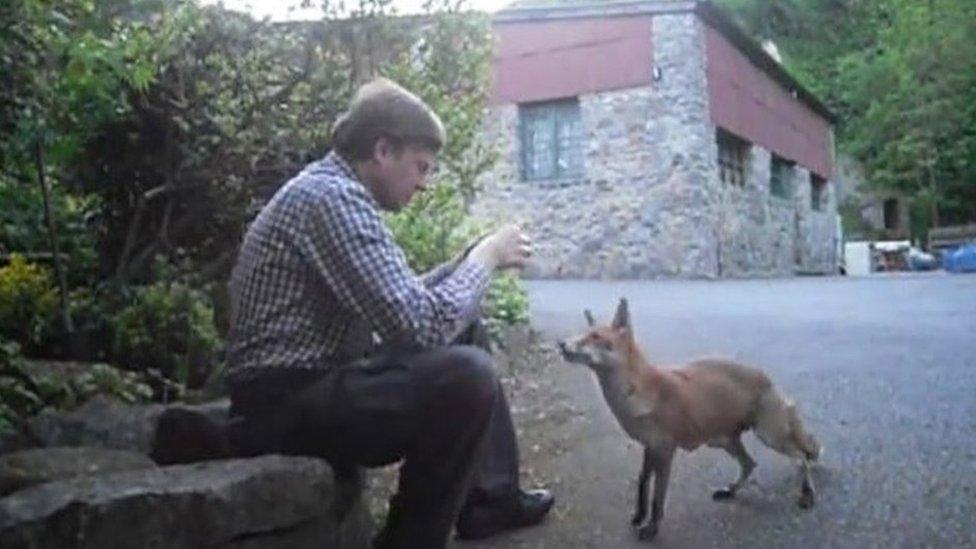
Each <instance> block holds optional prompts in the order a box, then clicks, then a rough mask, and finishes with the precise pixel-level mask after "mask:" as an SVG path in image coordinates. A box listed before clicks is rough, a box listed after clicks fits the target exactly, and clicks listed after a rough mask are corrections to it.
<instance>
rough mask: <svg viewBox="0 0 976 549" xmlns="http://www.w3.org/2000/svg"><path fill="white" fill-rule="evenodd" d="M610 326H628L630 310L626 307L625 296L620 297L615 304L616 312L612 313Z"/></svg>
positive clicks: (616, 327) (615, 327) (618, 327)
mask: <svg viewBox="0 0 976 549" xmlns="http://www.w3.org/2000/svg"><path fill="white" fill-rule="evenodd" d="M611 326H612V327H613V328H614V329H620V328H630V311H629V310H628V307H627V298H625V297H621V298H620V303H619V304H618V305H617V312H616V314H614V315H613V324H611Z"/></svg>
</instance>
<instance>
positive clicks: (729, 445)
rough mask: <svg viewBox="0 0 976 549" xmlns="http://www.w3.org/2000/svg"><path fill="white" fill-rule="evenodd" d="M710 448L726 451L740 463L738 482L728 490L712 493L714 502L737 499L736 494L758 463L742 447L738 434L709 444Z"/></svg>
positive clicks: (722, 489)
mask: <svg viewBox="0 0 976 549" xmlns="http://www.w3.org/2000/svg"><path fill="white" fill-rule="evenodd" d="M709 446H714V447H717V448H721V449H723V450H725V451H726V452H728V453H729V455H731V456H732V457H734V458H735V459H736V461H738V462H739V468H740V469H739V478H738V480H736V481H735V482H733V483H732V484H730V485H729V486H728V487H727V488H720V489H718V490H715V492H714V493H712V499H714V500H722V499H732V498H734V497H735V493H736V492H738V491H739V488H741V487H742V485H743V484H745V482H746V480H748V479H749V475H751V474H752V471H753V469H755V468H756V462H755V461H754V460H753V459H752V456H750V455H749V452H747V451H746V447H745V446H743V445H742V438H741V433H736V434H734V435H732V436H731V437H729V438H725V439H721V440H718V441H713V442H709Z"/></svg>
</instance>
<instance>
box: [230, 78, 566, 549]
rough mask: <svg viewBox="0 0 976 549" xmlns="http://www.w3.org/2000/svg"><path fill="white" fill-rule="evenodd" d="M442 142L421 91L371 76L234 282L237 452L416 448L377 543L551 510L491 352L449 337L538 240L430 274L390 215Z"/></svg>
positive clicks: (255, 238)
mask: <svg viewBox="0 0 976 549" xmlns="http://www.w3.org/2000/svg"><path fill="white" fill-rule="evenodd" d="M444 139H445V136H444V129H443V126H442V124H441V122H440V120H439V119H438V117H437V116H436V115H435V114H434V113H433V112H432V111H431V110H430V108H429V107H428V106H427V105H425V104H424V103H423V102H422V101H421V100H420V99H418V98H417V97H416V96H414V95H413V94H411V93H410V92H408V91H406V90H404V89H403V88H401V87H400V86H398V85H396V84H394V83H392V82H390V81H387V80H377V81H374V82H372V83H369V84H367V85H366V86H364V87H363V88H361V89H360V90H359V91H358V92H357V94H356V96H355V97H354V99H353V101H352V104H351V106H350V107H349V110H348V112H346V114H345V115H344V116H343V117H342V118H340V120H339V121H338V122H337V123H336V126H335V129H334V132H333V144H334V150H333V151H332V152H330V153H329V154H328V155H327V156H326V157H325V158H323V159H322V160H319V161H317V162H314V163H312V164H310V165H308V166H307V167H306V168H305V169H304V170H303V171H302V172H301V173H299V174H298V175H297V176H295V177H294V178H293V179H292V180H290V181H289V182H288V183H286V184H285V185H284V186H283V187H282V188H281V189H280V190H279V191H278V192H277V194H275V196H274V198H272V199H271V201H270V202H269V203H268V204H267V205H266V206H265V207H264V209H263V210H262V211H261V213H260V214H259V215H258V217H257V219H256V220H255V221H254V223H253V224H252V225H251V226H250V228H249V230H248V231H247V234H246V236H245V238H244V242H243V246H242V248H241V251H240V255H239V257H238V261H237V264H236V266H235V268H234V272H233V275H232V278H231V284H230V294H231V311H232V327H231V332H230V336H229V351H228V364H229V374H228V377H227V380H228V383H229V386H230V388H231V400H232V407H231V415H232V417H236V418H237V423H236V425H237V426H236V427H235V429H234V430H233V437H232V442H233V445H234V446H235V447H236V451H237V452H239V453H242V454H244V455H257V454H261V453H269V452H277V453H283V454H292V455H308V456H319V457H323V458H325V459H327V460H329V462H330V463H331V464H332V465H333V467H334V469H335V470H336V472H337V474H338V475H348V474H352V473H353V472H354V471H355V470H356V468H357V467H359V466H366V467H376V466H382V465H387V464H390V463H394V462H396V461H399V460H401V459H403V460H404V463H403V466H402V467H401V469H400V479H399V489H398V493H397V494H396V496H394V498H393V499H392V501H391V503H390V511H389V515H388V517H387V521H386V525H385V527H384V528H383V530H382V531H381V532H380V534H379V536H378V537H377V540H376V546H377V547H422V548H436V547H443V546H444V545H445V543H446V540H447V537H448V534H449V533H450V531H451V528H452V526H453V525H454V524H455V521H456V526H457V531H458V535H459V536H460V537H462V538H481V537H487V536H490V535H492V534H495V533H497V532H500V531H503V530H506V529H510V528H516V527H521V526H526V525H530V524H534V523H537V522H539V521H540V520H541V519H542V518H543V517H544V516H545V514H546V513H547V512H548V511H549V509H550V507H551V506H552V502H553V498H552V496H551V495H550V494H549V493H548V492H546V491H543V490H536V491H531V492H530V491H524V490H521V489H520V488H519V486H518V450H517V445H516V440H515V432H514V429H513V426H512V420H511V416H510V411H509V406H508V403H507V401H506V399H505V396H504V394H503V393H502V389H501V385H500V383H499V380H498V375H497V373H496V372H495V369H494V367H493V365H492V360H491V357H490V356H489V355H488V354H487V353H486V352H485V351H484V350H482V349H480V348H477V347H474V346H465V345H457V344H453V343H454V342H455V340H456V338H457V336H458V335H459V334H461V333H462V332H464V331H465V330H466V329H467V328H468V327H469V326H470V325H471V323H472V322H473V321H474V320H475V319H476V317H477V314H478V311H479V303H480V301H481V299H482V297H483V295H484V293H485V290H486V288H487V286H488V282H489V280H490V278H491V275H492V273H493V272H494V271H495V270H497V269H501V268H507V267H515V268H521V267H523V266H524V265H525V264H526V262H527V261H528V260H529V258H530V255H531V243H530V241H529V238H528V237H527V236H526V235H525V234H524V233H523V232H522V231H521V230H520V229H519V228H518V227H514V226H510V227H506V228H503V229H501V230H499V231H497V232H495V233H493V234H490V235H489V236H487V237H486V238H484V239H482V240H481V241H479V242H478V243H476V244H475V245H473V246H472V247H471V249H470V250H469V252H468V253H467V254H465V255H464V256H463V257H460V258H458V259H457V260H456V261H453V262H451V263H449V264H447V265H444V266H441V267H439V268H437V269H435V270H434V271H433V272H430V273H427V274H426V275H424V276H417V275H415V273H414V272H413V271H412V270H411V269H410V267H409V266H408V265H407V261H406V258H405V256H404V254H403V251H402V250H401V249H400V248H399V247H398V246H397V245H396V243H395V242H394V241H393V237H392V234H391V233H390V231H389V229H388V228H387V226H386V225H385V224H384V222H383V218H382V217H381V215H380V210H381V209H385V210H397V209H399V208H402V207H403V206H405V205H406V204H407V203H408V202H409V201H410V200H411V198H412V197H413V196H414V194H415V193H416V192H418V191H423V190H424V189H425V188H426V187H427V184H428V177H429V176H430V174H431V171H432V170H433V168H434V166H435V163H436V155H437V153H438V152H439V150H440V149H441V148H442V146H443V144H444Z"/></svg>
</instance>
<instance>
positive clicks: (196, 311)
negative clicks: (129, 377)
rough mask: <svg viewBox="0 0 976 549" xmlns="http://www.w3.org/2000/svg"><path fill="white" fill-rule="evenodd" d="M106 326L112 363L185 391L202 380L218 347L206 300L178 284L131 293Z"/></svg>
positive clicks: (140, 288) (200, 293)
mask: <svg viewBox="0 0 976 549" xmlns="http://www.w3.org/2000/svg"><path fill="white" fill-rule="evenodd" d="M111 324H112V335H113V337H112V350H113V358H114V361H115V362H116V363H118V364H120V365H123V366H125V367H126V368H129V369H136V370H142V371H148V370H156V371H158V372H160V374H161V375H163V376H165V377H166V378H168V379H171V380H174V381H176V382H178V383H181V384H187V385H190V386H199V384H201V383H202V382H203V381H204V380H205V378H206V376H207V374H209V369H210V368H211V366H212V362H213V353H214V350H215V349H216V347H217V345H218V344H219V342H220V339H219V337H218V335H217V330H216V328H214V321H213V307H212V306H211V305H210V302H209V300H208V298H207V296H206V294H204V293H203V292H201V291H199V290H196V289H194V288H191V287H190V286H187V285H186V284H183V283H180V282H157V283H155V284H151V285H148V286H143V287H138V288H136V289H135V291H134V292H133V295H132V301H131V303H130V304H129V305H128V306H126V307H124V308H123V309H122V310H121V311H119V312H118V313H117V314H116V315H115V316H114V317H113V318H112V319H111Z"/></svg>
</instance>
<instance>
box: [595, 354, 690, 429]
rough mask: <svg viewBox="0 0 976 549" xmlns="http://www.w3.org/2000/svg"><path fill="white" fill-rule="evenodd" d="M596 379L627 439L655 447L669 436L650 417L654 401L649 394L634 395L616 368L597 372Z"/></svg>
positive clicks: (626, 380)
mask: <svg viewBox="0 0 976 549" xmlns="http://www.w3.org/2000/svg"><path fill="white" fill-rule="evenodd" d="M597 378H598V380H599V382H600V389H601V390H602V391H603V397H604V398H605V399H606V401H607V404H608V405H609V406H610V410H611V411H612V412H613V415H614V416H616V417H617V421H618V422H619V423H620V426H621V427H622V428H623V430H624V431H625V432H626V433H627V434H628V435H629V436H630V438H632V439H634V440H636V441H637V442H640V443H641V444H644V445H646V446H658V445H659V444H661V443H665V442H666V441H670V440H671V439H672V437H671V435H670V434H669V433H668V432H666V431H665V430H664V429H663V428H662V426H661V425H659V424H658V423H657V422H655V421H653V419H652V414H653V412H654V408H655V406H656V405H657V402H655V400H654V398H653V397H652V396H651V395H647V394H637V392H636V388H635V387H634V386H633V384H632V383H631V382H630V380H629V379H627V377H626V376H625V375H624V374H623V373H621V372H620V371H619V370H615V371H613V372H609V373H600V374H599V375H598V376H597Z"/></svg>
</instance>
